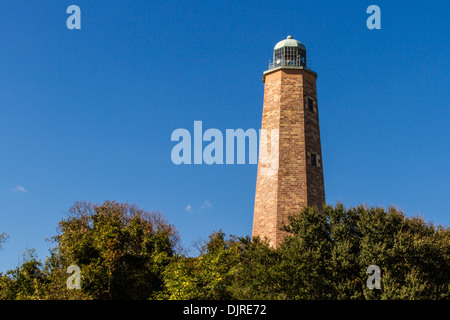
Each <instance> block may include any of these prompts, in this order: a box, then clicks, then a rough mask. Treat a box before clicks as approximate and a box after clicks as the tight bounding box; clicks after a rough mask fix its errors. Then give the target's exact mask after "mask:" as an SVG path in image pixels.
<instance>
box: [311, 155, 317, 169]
mask: <svg viewBox="0 0 450 320" xmlns="http://www.w3.org/2000/svg"><path fill="white" fill-rule="evenodd" d="M311 164H312V165H313V166H317V157H316V155H315V154H313V153H311Z"/></svg>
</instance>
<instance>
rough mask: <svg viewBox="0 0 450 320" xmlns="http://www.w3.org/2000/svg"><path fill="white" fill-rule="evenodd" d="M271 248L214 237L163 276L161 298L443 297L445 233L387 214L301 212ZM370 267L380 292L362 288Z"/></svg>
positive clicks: (449, 238) (448, 240) (447, 287)
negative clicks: (377, 275) (377, 276)
mask: <svg viewBox="0 0 450 320" xmlns="http://www.w3.org/2000/svg"><path fill="white" fill-rule="evenodd" d="M282 229H283V230H285V231H287V232H288V236H286V237H285V239H284V241H283V242H282V243H281V245H280V246H279V248H276V249H274V248H272V247H270V246H269V244H268V243H267V242H266V241H261V240H260V239H259V238H253V239H250V237H246V238H242V237H241V238H238V237H235V236H230V237H228V238H227V237H226V236H225V234H224V233H223V232H215V233H213V234H212V235H211V236H210V239H209V241H208V242H206V243H205V244H204V245H203V247H202V250H201V252H200V255H199V256H198V257H186V256H180V257H178V258H177V259H176V260H175V262H174V263H172V264H171V265H170V267H169V268H167V269H166V271H165V273H164V279H165V286H166V290H165V291H164V294H163V295H160V296H159V298H169V299H449V298H450V282H449V277H448V275H449V274H450V230H449V229H448V228H444V227H442V226H434V225H433V224H431V223H426V222H425V221H424V220H423V219H422V218H418V217H412V218H409V217H406V216H405V215H404V214H403V213H402V212H400V211H398V210H396V209H395V208H388V209H383V208H379V207H371V208H367V207H365V206H358V207H354V208H349V209H346V208H345V207H344V206H343V205H342V204H338V205H336V206H335V207H332V206H326V207H325V208H324V212H323V213H319V212H318V210H317V209H316V208H310V207H308V208H304V209H303V210H302V211H301V212H300V213H297V214H294V215H291V216H290V217H289V219H288V221H287V223H286V225H284V226H283V227H282ZM370 265H377V266H378V267H379V268H380V269H381V289H380V290H378V289H373V290H371V289H369V288H368V287H367V283H366V281H367V279H368V277H369V275H368V274H367V273H366V271H367V268H368V267H369V266H370Z"/></svg>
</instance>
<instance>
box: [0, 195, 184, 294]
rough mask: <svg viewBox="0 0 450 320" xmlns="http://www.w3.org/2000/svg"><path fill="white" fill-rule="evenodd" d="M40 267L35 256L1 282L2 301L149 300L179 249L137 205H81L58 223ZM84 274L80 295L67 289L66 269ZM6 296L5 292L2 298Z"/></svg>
mask: <svg viewBox="0 0 450 320" xmlns="http://www.w3.org/2000/svg"><path fill="white" fill-rule="evenodd" d="M53 241H54V242H55V243H56V246H55V248H54V249H53V250H52V251H51V254H50V256H49V257H48V259H47V260H46V262H45V264H44V265H42V264H41V263H40V262H38V261H37V260H36V259H35V258H34V257H33V256H32V257H30V258H28V259H27V260H26V261H25V262H24V263H23V264H22V265H21V266H20V267H18V268H17V269H15V270H11V271H9V272H8V273H7V274H6V275H5V276H1V275H0V276H1V278H0V289H1V290H2V296H1V297H2V298H4V299H20V298H23V299H149V298H152V296H153V295H154V294H156V293H157V292H158V291H160V290H162V288H163V286H164V283H163V271H164V269H165V268H166V266H167V265H168V264H169V262H170V261H171V257H172V256H173V255H174V254H175V253H176V252H177V250H179V244H178V243H179V240H178V235H177V232H176V230H175V229H174V227H173V226H172V225H170V224H168V223H167V221H166V220H165V219H164V218H163V217H162V215H161V214H159V213H155V212H149V211H143V210H141V209H139V208H137V207H136V206H134V205H129V204H120V203H117V202H109V201H107V202H105V203H103V204H98V205H97V204H91V203H87V202H77V203H75V205H74V206H73V207H72V208H70V210H69V212H68V216H67V218H66V219H63V220H62V221H61V222H60V223H59V227H58V234H57V235H56V236H55V237H53ZM70 265H77V266H78V267H79V268H80V269H81V290H77V289H73V290H69V289H68V288H67V285H66V281H67V279H68V277H69V276H70V274H67V267H69V266H70ZM3 292H6V293H5V294H3Z"/></svg>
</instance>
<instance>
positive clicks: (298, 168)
mask: <svg viewBox="0 0 450 320" xmlns="http://www.w3.org/2000/svg"><path fill="white" fill-rule="evenodd" d="M316 79H317V74H316V73H315V72H314V71H312V70H311V69H310V68H309V64H308V63H307V59H306V48H305V46H304V45H303V44H302V43H301V42H299V41H297V40H295V39H293V38H292V37H291V36H288V37H287V39H285V40H282V41H280V42H278V43H277V44H276V46H275V48H274V52H273V60H272V61H271V62H270V63H269V68H268V70H267V71H265V72H264V73H263V82H264V105H263V113H262V124H261V129H266V130H261V132H265V131H266V132H272V133H273V132H277V135H278V168H277V169H278V170H276V171H275V172H274V171H273V170H269V171H267V170H265V168H264V166H267V161H262V158H261V150H263V149H264V150H272V152H273V148H270V147H267V145H264V146H262V143H267V144H271V143H272V144H273V143H274V141H273V140H272V141H271V139H270V138H267V139H262V138H261V139H260V158H259V162H258V175H257V181H256V194H255V210H254V216H253V236H254V237H255V236H260V237H261V238H263V239H264V238H265V237H267V238H268V239H269V241H270V243H271V245H272V246H274V247H277V246H279V244H280V243H281V241H282V240H283V238H284V236H285V235H286V233H285V232H284V231H281V230H280V227H281V226H282V224H283V222H286V221H287V217H288V216H289V215H291V214H295V213H299V212H300V211H301V209H302V208H303V207H305V206H316V207H317V208H318V209H319V211H320V212H321V211H322V209H323V205H324V204H325V187H324V180H323V162H322V151H321V146H320V130H319V109H318V104H317V91H316ZM261 135H262V134H261ZM268 135H269V134H268Z"/></svg>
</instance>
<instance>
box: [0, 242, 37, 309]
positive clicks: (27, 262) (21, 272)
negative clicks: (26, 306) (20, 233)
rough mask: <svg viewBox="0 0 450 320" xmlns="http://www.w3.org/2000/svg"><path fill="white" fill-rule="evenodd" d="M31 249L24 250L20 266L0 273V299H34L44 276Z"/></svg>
mask: <svg viewBox="0 0 450 320" xmlns="http://www.w3.org/2000/svg"><path fill="white" fill-rule="evenodd" d="M41 267H42V264H41V262H40V261H39V260H38V259H37V257H36V254H35V252H34V250H33V249H30V250H25V252H24V253H23V254H22V262H21V264H20V266H18V267H17V268H15V269H12V270H9V271H8V272H7V273H6V274H5V275H4V276H1V275H0V300H23V299H34V298H37V297H38V296H39V291H40V288H41V287H42V286H43V285H44V284H45V282H46V279H45V278H46V277H45V275H44V273H43V272H42V270H41Z"/></svg>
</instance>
